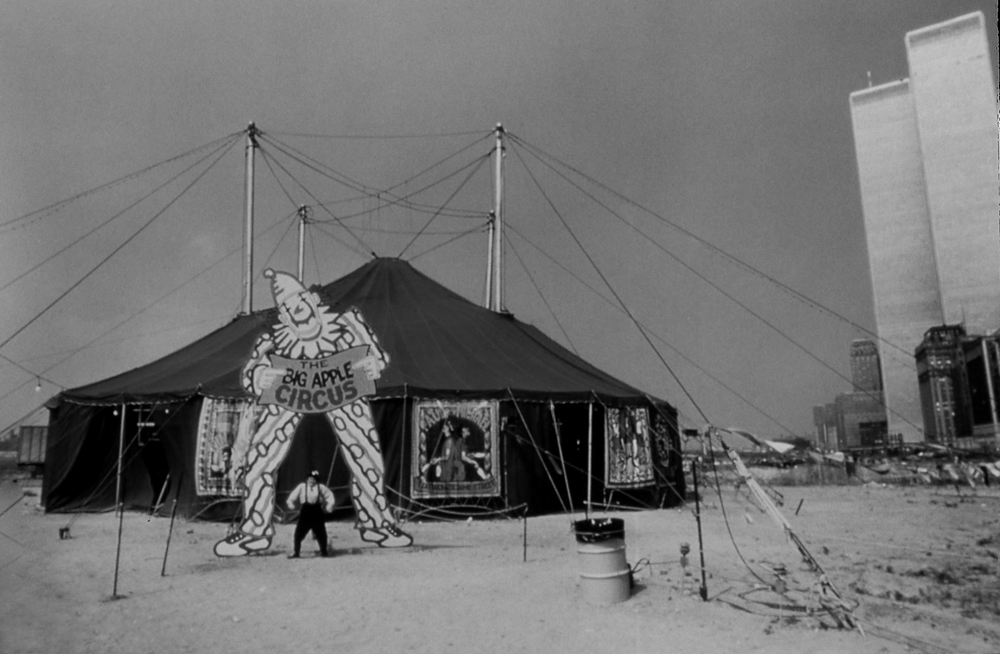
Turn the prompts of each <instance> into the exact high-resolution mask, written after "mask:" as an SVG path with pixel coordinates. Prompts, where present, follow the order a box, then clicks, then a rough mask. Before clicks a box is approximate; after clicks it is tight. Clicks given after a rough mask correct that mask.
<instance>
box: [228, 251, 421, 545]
mask: <svg viewBox="0 0 1000 654" xmlns="http://www.w3.org/2000/svg"><path fill="white" fill-rule="evenodd" d="M264 277H265V278H267V279H269V280H271V294H272V295H273V296H274V304H275V306H276V307H277V309H278V320H279V324H277V325H275V326H274V328H273V334H272V333H267V332H265V333H264V334H262V335H261V336H260V337H259V338H258V339H257V342H256V343H255V344H254V348H253V352H252V354H251V358H250V360H249V361H248V362H247V364H246V366H245V367H244V368H243V374H242V376H241V382H242V384H243V388H244V389H245V390H246V391H247V392H248V393H250V394H251V395H253V396H254V397H256V398H257V402H258V404H260V405H262V406H264V408H265V410H264V411H263V412H262V414H261V416H260V418H259V419H258V422H257V428H256V430H255V431H254V433H253V436H252V437H251V440H250V444H249V447H248V449H247V460H246V464H245V470H246V477H245V489H244V500H243V515H244V518H243V522H242V523H241V524H240V526H239V528H238V530H237V531H235V532H234V533H232V534H230V535H229V536H227V537H226V538H224V539H223V540H221V541H219V542H218V543H216V544H215V554H216V556H243V555H245V554H252V553H255V552H261V551H263V550H266V549H267V548H269V547H270V546H271V541H272V539H273V538H274V525H273V524H272V518H273V515H274V497H275V481H276V476H277V472H278V467H279V466H280V465H281V462H282V461H283V460H284V459H285V456H286V455H287V454H288V451H289V450H290V449H291V444H292V438H293V437H294V436H295V428H296V427H297V426H298V424H299V421H300V420H301V419H302V413H303V412H313V413H317V412H322V413H324V414H325V415H326V418H327V420H328V421H329V423H330V425H331V426H332V427H333V431H334V433H336V435H337V437H338V438H339V439H340V447H341V451H342V452H343V453H344V455H345V456H344V458H345V460H346V461H347V464H348V466H349V467H350V469H351V474H352V480H351V499H352V502H353V504H354V509H355V511H356V513H357V518H358V523H357V526H358V528H359V530H360V532H361V539H362V540H364V541H366V542H369V543H376V544H377V545H379V546H380V547H405V546H407V545H410V544H411V543H412V542H413V539H412V538H411V537H410V536H409V535H408V534H406V533H405V532H403V531H402V530H401V529H399V527H398V526H397V525H396V522H395V519H394V517H393V515H392V513H391V512H390V510H389V504H388V502H387V501H386V498H385V493H384V491H383V473H384V464H383V461H382V451H381V446H380V444H379V437H378V432H377V431H376V430H375V425H374V422H373V420H372V413H371V408H370V407H369V406H368V401H367V400H366V399H364V397H357V390H356V385H357V383H361V382H362V381H363V379H359V377H358V376H354V377H352V378H350V379H346V380H345V377H346V376H347V375H348V374H351V375H353V373H354V372H357V373H358V375H360V377H361V378H366V379H367V380H369V381H373V380H375V379H377V378H378V377H379V376H380V375H381V374H382V371H383V370H384V369H385V367H386V366H387V365H388V363H389V355H388V354H387V353H386V352H385V351H384V350H383V349H382V348H381V347H380V346H379V343H378V339H377V338H376V337H375V334H374V332H372V330H371V328H369V326H368V324H367V323H366V322H365V320H364V318H363V317H362V316H361V313H360V312H358V311H357V310H356V309H349V310H347V311H345V312H343V313H338V312H335V311H333V310H332V309H330V308H329V307H327V306H326V305H323V304H320V300H319V296H318V295H316V294H315V293H312V292H310V291H308V290H306V288H305V287H304V286H302V284H301V283H299V280H298V279H296V278H295V277H293V276H292V275H289V274H288V273H284V272H275V271H273V270H270V269H268V270H265V271H264ZM359 347H361V348H367V356H363V358H360V359H358V360H355V361H353V362H351V363H350V364H345V365H343V367H338V368H335V369H333V370H329V369H328V370H324V371H322V374H320V372H319V371H312V370H310V372H312V375H311V376H310V374H308V373H307V372H306V371H307V370H309V369H310V368H312V367H317V368H319V367H322V366H323V365H326V362H328V361H329V360H330V359H331V358H337V357H338V355H340V354H342V353H347V352H348V351H349V350H352V349H356V348H359ZM279 362H283V365H285V366H286V367H278V363H279ZM296 366H298V367H299V368H300V369H301V370H295V369H294V368H295V367H296ZM310 380H311V383H309V382H310ZM331 380H332V381H335V382H338V384H337V385H336V386H331V387H329V388H326V387H325V386H323V385H324V384H326V383H328V382H330V381H331ZM286 381H287V382H288V383H287V384H286V383H285V382H286ZM317 385H318V386H321V387H323V388H321V389H320V390H318V391H317V390H313V389H314V388H315V387H316V386H317ZM275 389H277V390H275ZM265 396H266V398H267V399H265ZM355 397H357V399H354V398H355ZM331 406H335V407H336V408H332V409H330V410H327V409H328V408H329V407H331Z"/></svg>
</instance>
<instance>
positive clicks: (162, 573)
mask: <svg viewBox="0 0 1000 654" xmlns="http://www.w3.org/2000/svg"><path fill="white" fill-rule="evenodd" d="M175 517H177V500H176V499H174V508H172V509H170V528H169V529H168V530H167V546H166V547H165V548H163V567H162V568H160V576H161V577H166V576H167V552H169V551H170V537H171V536H173V535H174V518H175Z"/></svg>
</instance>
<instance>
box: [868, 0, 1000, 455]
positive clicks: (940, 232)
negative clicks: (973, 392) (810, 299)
mask: <svg viewBox="0 0 1000 654" xmlns="http://www.w3.org/2000/svg"><path fill="white" fill-rule="evenodd" d="M905 43H906V51H907V60H908V63H909V73H910V77H909V79H904V80H899V81H895V82H890V83H888V84H882V85H879V86H875V87H871V88H868V89H863V90H860V91H856V92H854V93H852V94H851V96H850V106H851V119H852V124H853V127H854V143H855V149H856V154H857V161H858V176H859V181H860V186H861V200H862V208H863V210H864V220H865V233H866V237H867V242H868V256H869V265H870V268H871V276H872V288H873V292H874V301H875V320H876V325H877V329H878V336H879V340H880V342H879V348H880V353H881V361H882V381H883V384H884V388H885V400H886V408H887V412H888V420H889V432H890V433H902V434H903V435H904V439H905V440H906V441H909V442H913V441H920V440H923V438H924V434H923V417H922V414H921V405H920V390H919V385H918V380H917V372H916V366H915V363H914V359H913V354H914V351H915V349H916V347H917V346H918V345H919V344H920V342H921V340H922V338H923V335H924V333H925V332H926V331H927V330H928V329H930V328H931V327H934V326H938V325H942V324H946V323H947V324H964V325H965V327H966V330H967V331H968V332H979V333H986V332H990V331H993V330H996V329H997V328H1000V222H998V215H1000V192H998V187H997V173H998V160H997V145H998V141H997V137H998V135H997V104H996V95H995V93H996V84H995V82H994V80H993V72H992V64H991V60H990V55H989V49H988V46H987V39H986V28H985V23H984V18H983V15H982V14H981V13H974V14H968V15H965V16H960V17H958V18H955V19H952V20H950V21H946V22H944V23H939V24H937V25H932V26H930V27H925V28H922V29H919V30H914V31H912V32H909V33H908V34H907V35H906V38H905Z"/></svg>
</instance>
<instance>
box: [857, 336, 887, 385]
mask: <svg viewBox="0 0 1000 654" xmlns="http://www.w3.org/2000/svg"><path fill="white" fill-rule="evenodd" d="M851 383H852V384H853V385H854V390H855V391H880V390H882V369H881V367H880V366H879V363H878V345H876V344H875V342H874V341H870V340H868V339H867V338H860V339H857V340H855V341H853V342H852V343H851Z"/></svg>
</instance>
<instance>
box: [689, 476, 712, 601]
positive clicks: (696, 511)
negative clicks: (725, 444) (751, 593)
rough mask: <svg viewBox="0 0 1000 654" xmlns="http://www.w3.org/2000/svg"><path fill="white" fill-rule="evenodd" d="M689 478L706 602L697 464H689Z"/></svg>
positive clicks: (703, 594)
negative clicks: (691, 487)
mask: <svg viewBox="0 0 1000 654" xmlns="http://www.w3.org/2000/svg"><path fill="white" fill-rule="evenodd" d="M691 477H692V478H693V479H694V519H695V522H697V523H698V556H699V557H700V558H701V588H699V589H698V593H699V594H700V595H701V601H703V602H707V601H708V583H707V582H706V581H705V542H704V540H702V537H701V500H700V497H699V495H698V462H697V461H692V462H691Z"/></svg>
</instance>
